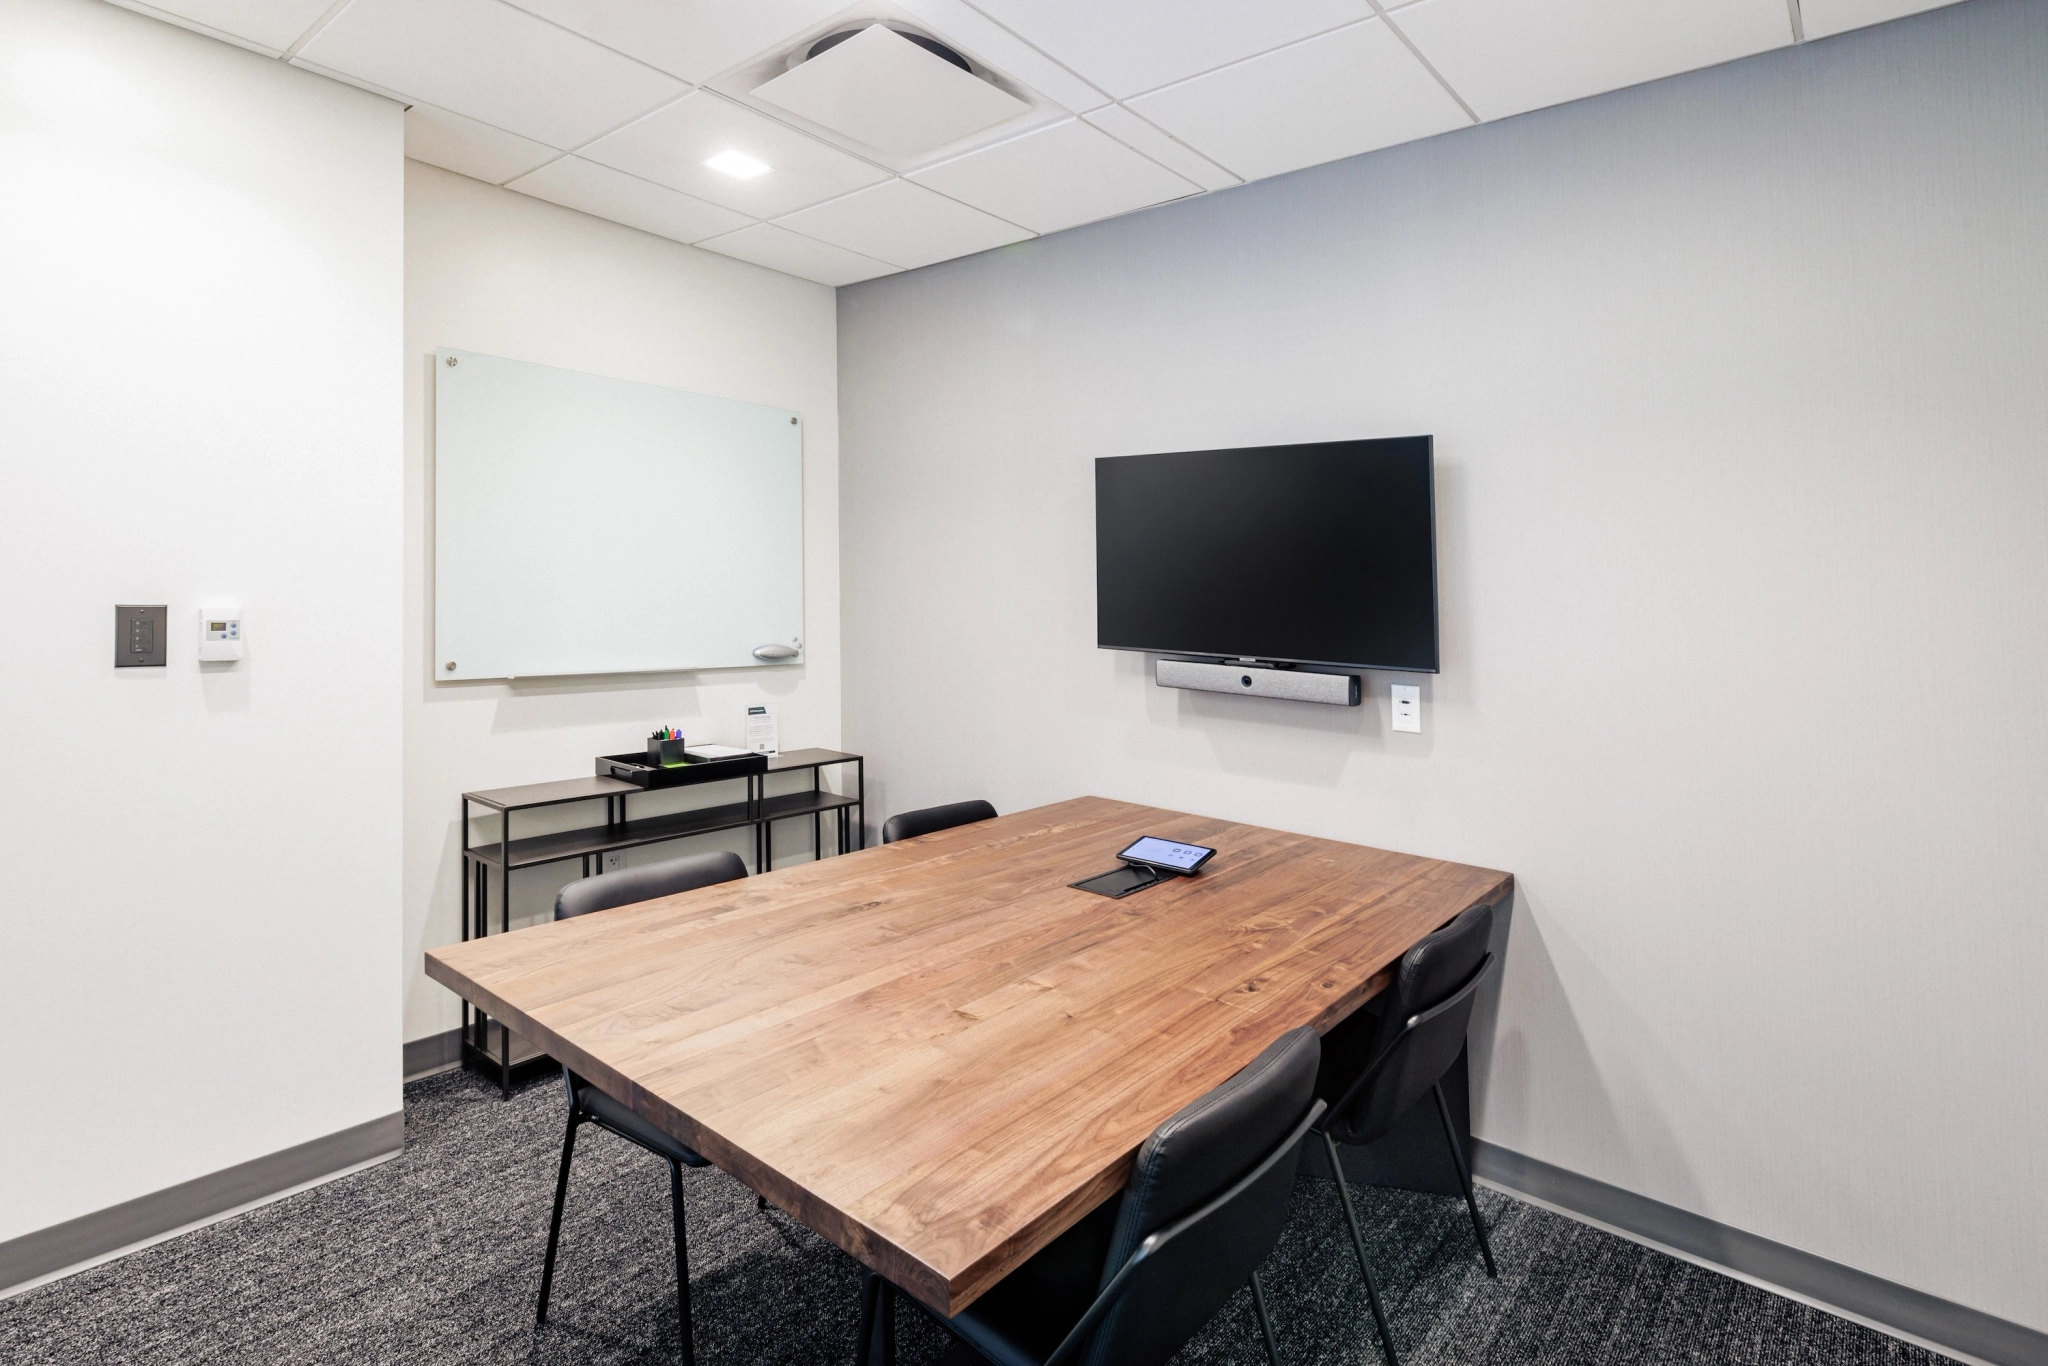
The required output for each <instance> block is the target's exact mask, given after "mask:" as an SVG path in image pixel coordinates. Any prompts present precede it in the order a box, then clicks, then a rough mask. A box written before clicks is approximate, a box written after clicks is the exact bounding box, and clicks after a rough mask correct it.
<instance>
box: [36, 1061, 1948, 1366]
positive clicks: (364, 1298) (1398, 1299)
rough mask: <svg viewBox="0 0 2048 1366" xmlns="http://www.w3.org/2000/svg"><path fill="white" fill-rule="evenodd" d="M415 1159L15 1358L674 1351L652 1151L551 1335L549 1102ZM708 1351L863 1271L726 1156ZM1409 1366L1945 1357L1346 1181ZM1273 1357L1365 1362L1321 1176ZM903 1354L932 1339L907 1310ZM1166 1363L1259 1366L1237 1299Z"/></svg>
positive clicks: (601, 1199) (148, 1262) (584, 1359)
mask: <svg viewBox="0 0 2048 1366" xmlns="http://www.w3.org/2000/svg"><path fill="white" fill-rule="evenodd" d="M405 1110H406V1113H405V1135H406V1147H405V1153H404V1155H403V1156H401V1157H399V1158H396V1159H394V1160H392V1161H390V1162H386V1163H384V1164H382V1165H381V1166H377V1167H373V1168H371V1169H369V1170H368V1171H365V1172H362V1173H359V1174H357V1175H355V1176H352V1177H349V1178H346V1179H344V1180H341V1181H335V1182H332V1183H330V1184H328V1185H325V1186H320V1187H317V1188H315V1189H313V1190H309V1191H305V1192H302V1193H300V1194H298V1195H295V1196H292V1197H290V1198H289V1199H286V1200H281V1201H279V1202H277V1203H275V1204H271V1205H266V1206H264V1207H263V1208H261V1209H256V1210H252V1211H250V1212H249V1213H247V1214H242V1215H238V1216H237V1217H235V1218H233V1219H228V1220H225V1221H223V1222H221V1223H218V1224H214V1225H211V1226H210V1227H207V1228H204V1229H200V1230H198V1231H196V1232H193V1233H190V1234H187V1235H185V1236H184V1237H181V1238H176V1239H173V1240H171V1241H169V1242H166V1243H160V1244H158V1245H157V1246H155V1247H151V1248H147V1249H144V1250H143V1251H141V1252H137V1253H134V1254H132V1255H130V1256H128V1257H124V1258H122V1259H120V1260H118V1261H115V1262H110V1263H108V1264H106V1265H104V1266H100V1267H95V1268H93V1269H92V1270H89V1271H84V1272H80V1273H78V1274H77V1275H73V1276H70V1277H67V1278H65V1279H64V1280H61V1281H57V1282H54V1283H52V1284H50V1285H47V1286H43V1287H41V1288H39V1289H36V1290H32V1291H28V1292H26V1293H23V1294H21V1295H18V1296H16V1297H14V1298H13V1299H10V1300H5V1301H0V1362H5V1363H8V1366H85V1364H86V1363H138V1366H200V1364H201V1363H238V1364H239V1363H265V1364H267V1363H293V1364H294V1366H313V1364H314V1363H330V1362H331V1363H337V1364H338V1363H348V1364H349V1366H367V1364H368V1363H392V1366H399V1364H400V1363H404V1366H457V1364H458V1363H463V1364H467V1363H479V1364H481V1363H513V1362H517V1363H523V1364H524V1366H553V1364H554V1363H563V1364H564V1366H566V1364H567V1363H572V1362H573V1363H592V1364H593V1366H595V1364H598V1363H603V1364H604V1366H612V1364H613V1363H619V1364H623V1363H640V1362H672V1361H674V1360H676V1359H677V1347H678V1340H677V1330H676V1315H675V1289H674V1285H675V1283H674V1265H675V1262H674V1252H673V1243H672V1241H671V1236H670V1231H669V1222H668V1171H667V1167H666V1164H664V1163H663V1162H661V1161H660V1160H659V1159H657V1158H655V1157H652V1156H650V1155H649V1154H647V1153H645V1152H642V1151H641V1150H640V1149H638V1148H635V1147H633V1146H632V1145H630V1144H628V1143H625V1142H623V1141H621V1140H620V1139H617V1138H615V1137H614V1136H613V1135H611V1134H608V1133H605V1132H603V1131H601V1130H598V1129H594V1128H587V1127H586V1128H585V1129H584V1130H583V1132H582V1133H581V1134H580V1135H578V1137H577V1141H576V1163H575V1169H574V1176H573V1177H572V1179H571V1181H570V1188H569V1204H568V1213H567V1216H566V1218H565V1219H564V1221H563V1230H562V1251H561V1257H560V1261H559V1262H558V1264H557V1269H556V1277H555V1290H554V1300H553V1303H552V1305H551V1306H550V1310H549V1316H548V1326H547V1327H546V1328H543V1329H538V1330H536V1329H535V1327H534V1324H533V1303H534V1294H535V1291H536V1290H537V1288H538V1285H539V1280H540V1264H541V1253H542V1250H543V1248H544V1246H545V1243H546V1238H547V1214H548V1206H549V1202H550V1200H551V1199H552V1197H553V1193H554V1174H555V1163H556V1159H557V1157H558V1155H559V1152H560V1145H561V1137H562V1122H563V1116H564V1101H563V1097H562V1087H561V1083H560V1082H559V1080H555V1081H548V1082H536V1083H534V1084H532V1085H530V1086H528V1087H526V1088H524V1089H523V1090H521V1091H518V1092H516V1093H514V1095H513V1097H512V1099H511V1100H510V1101H501V1100H500V1099H499V1097H498V1092H497V1089H496V1088H495V1087H494V1086H490V1085H486V1084H485V1083H483V1082H482V1081H480V1080H478V1079H476V1078H474V1077H471V1076H468V1075H466V1074H463V1073H460V1072H456V1073H448V1074H444V1075H442V1076H438V1077H431V1078H428V1079H427V1080H425V1081H420V1082H415V1083H413V1084H412V1085H410V1086H408V1087H407V1088H406V1107H405ZM683 1180H684V1198H685V1200H686V1202H687V1205H688V1211H689V1214H688V1218H689V1231H690V1263H691V1293H692V1296H693V1301H694V1307H695V1311H696V1316H697V1359H698V1361H699V1362H700V1363H702V1366H742V1364H743V1363H744V1364H745V1366H757V1364H758V1366H767V1364H768V1363H791V1364H792V1366H827V1363H831V1364H832V1366H837V1364H838V1363H846V1362H850V1361H851V1360H852V1353H853V1339H854V1332H855V1317H856V1312H857V1304H858V1300H857V1294H858V1284H859V1270H858V1268H857V1267H856V1265H855V1264H854V1262H853V1261H852V1260H851V1259H850V1258H848V1257H846V1256H845V1255H843V1254H842V1253H840V1252H838V1251H837V1250H836V1249H834V1248H832V1247H830V1246H828V1245H827V1244H826V1243H825V1242H824V1241H823V1240H821V1239H820V1238H818V1237H817V1236H816V1235H814V1234H812V1233H811V1232H809V1231H808V1230H807V1229H805V1228H803V1227H802V1226H801V1225H799V1224H797V1223H795V1222H794V1221H792V1220H790V1219H789V1218H787V1217H786V1216H784V1215H783V1214H782V1213H780V1212H779V1211H771V1212H768V1213H765V1214H764V1213H761V1212H760V1211H758V1210H756V1209H755V1207H754V1198H753V1195H752V1193H751V1192H749V1191H748V1190H746V1189H745V1188H744V1187H742V1186H740V1185H739V1184H738V1183H737V1182H735V1181H732V1180H731V1179H729V1178H728V1177H726V1176H725V1175H723V1174H722V1173H720V1172H718V1171H716V1170H713V1169H706V1170H702V1171H686V1172H685V1173H684V1178H683ZM1354 1189H1355V1191H1356V1194H1357V1197H1358V1199H1359V1201H1360V1216H1361V1218H1362V1220H1363V1222H1364V1224H1365V1227H1366V1231H1367V1237H1368V1238H1369V1239H1370V1240H1371V1241H1370V1244H1369V1247H1368V1250H1369V1252H1370V1255H1371V1256H1372V1258H1373V1267H1374V1270H1375V1272H1377V1273H1378V1275H1379V1277H1380V1283H1381V1286H1382V1288H1383V1290H1384V1291H1385V1293H1386V1295H1387V1310H1388V1314H1389V1316H1390V1317H1391V1318H1392V1320H1393V1325H1394V1335H1395V1342H1396V1345H1397V1347H1399V1349H1400V1351H1401V1355H1402V1360H1403V1362H1404V1363H1406V1366H1452V1364H1453V1363H1456V1364H1457V1366H1523V1364H1524V1363H1572V1366H1581V1364H1583V1366H1621V1363H1639V1362H1640V1363H1660V1366H1661V1364H1663V1363H1683V1364H1684V1366H1723V1363H1726V1364H1728V1366H1734V1364H1735V1363H1741V1366H1764V1364H1765V1363H1772V1364H1775V1363H1787V1364H1788V1366H1789V1364H1791V1363H1797V1364H1798V1366H1822V1364H1823V1363H1826V1364H1827V1366H1836V1364H1839V1366H1852V1364H1853V1366H1863V1364H1864V1363H1871V1364H1872V1366H1875V1363H1903V1364H1907V1366H1935V1363H1940V1362H1942V1361H1943V1360H1944V1359H1943V1358H1941V1357H1938V1356H1935V1355H1933V1354H1931V1353H1929V1352H1926V1351H1923V1350H1921V1349H1919V1348H1916V1347H1912V1346H1909V1345H1907V1344H1905V1343H1902V1342H1899V1341H1897V1340H1895V1339H1892V1338H1889V1337H1886V1336H1884V1335H1883V1334H1880V1333H1876V1332H1873V1331H1871V1330H1869V1329H1867V1328H1863V1327H1860V1326H1858V1325H1856V1324H1853V1323H1848V1322H1845V1321H1844V1320H1841V1319H1837V1318H1834V1317H1832V1316H1830V1315H1827V1314H1824V1313H1821V1312H1820V1311H1818V1310H1815V1309H1811V1308H1808V1307H1807V1306H1805V1305H1802V1304H1798V1303H1795V1302H1794V1301H1791V1300H1787V1299H1783V1298H1781V1297H1779V1296H1776V1295H1772V1294H1770V1293H1768V1292H1766V1291H1763V1290H1758V1289H1756V1288H1755V1287H1753V1286H1749V1285H1745V1284H1742V1283H1741V1282H1738V1281H1733V1280H1730V1279H1728V1278H1727V1277H1725V1276H1721V1275H1718V1274H1716V1273H1714V1272H1711V1271H1706V1270H1702V1269H1701V1268H1699V1267H1696V1266H1692V1265H1690V1264H1688V1263H1685V1262H1680V1261H1676V1260H1674V1259H1672V1258H1670V1257H1666V1256H1664V1255H1662V1254H1660V1253H1657V1252H1653V1251H1650V1250H1649V1249H1647V1248H1642V1247H1638V1246H1637V1245H1635V1244H1633V1243H1630V1242H1627V1241H1625V1240H1623V1239H1620V1238H1616V1237H1613V1236H1611V1235H1608V1234H1605V1233H1601V1232H1599V1231H1598V1230H1595V1229H1591V1228H1587V1227H1585V1226H1584V1225H1581V1224H1578V1223H1575V1222H1573V1221H1571V1220H1569V1219H1565V1218H1562V1217H1560V1216H1557V1215H1554V1214H1551V1213H1548V1212H1547V1211H1544V1210H1540V1209H1537V1208H1535V1207H1534V1206H1531V1205H1525V1204H1523V1203H1521V1202H1520V1201H1517V1200H1513V1199H1510V1198H1508V1197H1506V1196H1503V1195H1500V1194H1498V1193H1494V1192H1489V1191H1482V1192H1481V1193H1480V1200H1481V1208H1482V1209H1483V1211H1484V1213H1485V1215H1486V1218H1487V1222H1488V1225H1489V1228H1490V1230H1491V1235H1492V1238H1493V1247H1494V1254H1495V1256H1496V1257H1497V1258H1498V1259H1499V1263H1500V1269H1501V1278H1500V1279H1499V1280H1498V1281H1493V1280H1489V1279H1488V1278H1487V1276H1486V1273H1485V1271H1484V1270H1483V1269H1482V1268H1481V1266H1480V1264H1479V1258H1478V1252H1477V1246H1476V1244H1475V1243H1474V1241H1473V1238H1472V1230H1471V1226H1470V1224H1469V1223H1468V1222H1467V1220H1466V1217H1465V1211H1464V1208H1463V1205H1462V1202H1460V1201H1458V1200H1456V1199H1454V1198H1446V1197H1443V1196H1434V1195H1414V1194H1408V1193H1405V1192H1398V1191H1383V1190H1375V1189H1369V1188H1354ZM1263 1276H1264V1280H1265V1282H1266V1285H1267V1288H1268V1293H1269V1297H1270V1301H1271V1304H1272V1308H1273V1317H1274V1322H1275V1326H1276V1328H1277V1329H1278V1333H1279V1337H1280V1352H1281V1360H1282V1362H1283V1363H1285V1366H1336V1363H1363V1364H1364V1366H1377V1364H1378V1363H1379V1362H1381V1360H1382V1358H1381V1356H1380V1352H1379V1346H1378V1342H1377V1340H1376V1339H1375V1337H1374V1334H1373V1329H1372V1319H1371V1316H1370V1310H1369V1308H1368V1306H1367V1304H1366V1298H1365V1290H1364V1286H1363V1284H1362V1283H1361V1281H1360V1280H1359V1276H1358V1269H1357V1265H1356V1263H1355V1262H1354V1261H1353V1259H1352V1254H1351V1248H1350V1242H1349V1239H1348V1238H1347V1237H1346V1236H1345V1234H1344V1232H1343V1224H1342V1214H1341V1212H1340V1210H1339V1207H1338V1202H1337V1195H1336V1188H1335V1187H1334V1186H1333V1185H1332V1184H1331V1183H1330V1182H1329V1181H1328V1180H1327V1179H1324V1178H1322V1177H1319V1176H1315V1175H1308V1174H1304V1175H1303V1176H1302V1177H1301V1178H1300V1179H1299V1181H1298V1182H1297V1184H1296V1188H1295V1193H1294V1211H1293V1220H1292V1222H1291V1223H1290V1225H1289V1227H1288V1230H1287V1233H1286V1235H1285V1237H1284V1238H1283V1239H1282V1241H1281V1244H1280V1247H1279V1248H1278V1250H1276V1251H1275V1253H1274V1255H1273V1257H1272V1259H1271V1260H1270V1261H1269V1262H1268V1263H1267V1265H1266V1267H1265V1269H1264V1272H1263ZM899 1322H900V1324H901V1334H900V1336H901V1342H902V1348H901V1354H900V1359H901V1361H902V1362H903V1363H904V1366H930V1363H934V1362H937V1361H938V1360H939V1358H940V1357H941V1356H942V1355H944V1354H945V1353H946V1351H947V1342H948V1339H946V1337H945V1335H944V1334H943V1333H941V1332H940V1331H939V1330H938V1329H936V1328H935V1327H933V1326H932V1325H931V1324H929V1323H927V1322H925V1321H924V1320H923V1319H922V1317H921V1315H919V1314H918V1313H917V1312H916V1311H915V1310H912V1309H910V1308H909V1307H908V1304H907V1302H905V1304H904V1307H903V1309H902V1310H901V1311H900V1312H899ZM1175 1360H1176V1366H1194V1363H1215V1364H1217V1366H1220V1364H1221V1363H1243V1366H1254V1364H1255V1363H1262V1362H1263V1361H1264V1360H1265V1352H1264V1349H1263V1348H1262V1346H1261V1345H1260V1342H1259V1336H1258V1324H1257V1320H1256V1319H1255V1318H1254V1317H1253V1316H1252V1311H1251V1300H1250V1295H1249V1293H1246V1292H1241V1293H1240V1294H1239V1295H1238V1297H1237V1299H1236V1300H1235V1301H1233V1302H1232V1303H1231V1304H1230V1305H1229V1306H1228V1307H1226V1308H1225V1309H1224V1311H1223V1312H1222V1313H1221V1314H1219V1315H1218V1316H1217V1317H1216V1319H1215V1320H1214V1321H1213V1322H1212V1323H1210V1324H1209V1326H1208V1327H1207V1328H1206V1329H1205V1330H1204V1331H1203V1332H1202V1334H1201V1335H1200V1336H1199V1337H1198V1338H1197V1339H1196V1340H1195V1341H1194V1342H1192V1343H1190V1344H1189V1345H1188V1347H1187V1348H1186V1349H1185V1350H1183V1351H1182V1353H1181V1354H1180V1356H1179V1357H1177V1358H1176V1359H1175Z"/></svg>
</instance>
